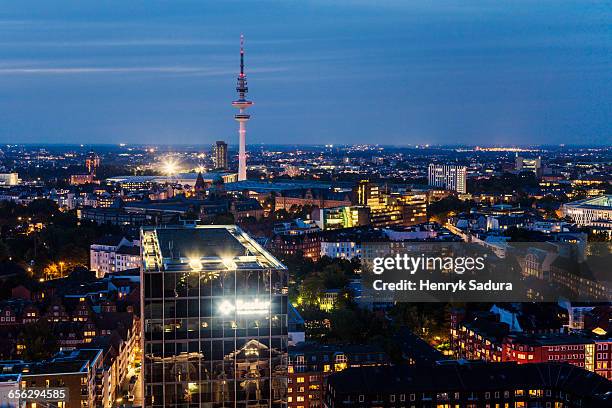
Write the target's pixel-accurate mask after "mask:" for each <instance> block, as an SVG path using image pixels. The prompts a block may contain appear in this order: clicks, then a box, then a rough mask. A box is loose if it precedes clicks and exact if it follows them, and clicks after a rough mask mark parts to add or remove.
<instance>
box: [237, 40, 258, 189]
mask: <svg viewBox="0 0 612 408" xmlns="http://www.w3.org/2000/svg"><path fill="white" fill-rule="evenodd" d="M236 92H238V99H237V100H235V101H233V102H232V106H233V107H234V108H236V109H238V113H237V114H236V115H234V119H235V120H236V121H237V122H238V124H239V127H238V137H239V144H238V146H239V148H238V180H239V181H242V180H246V178H247V174H246V162H247V156H246V123H247V121H248V120H249V119H251V115H249V114H247V113H246V109H247V108H249V107H250V106H252V105H253V102H251V101H249V100H247V99H246V94H247V93H248V92H249V88H248V86H247V77H246V74H245V73H244V36H242V35H241V36H240V74H238V80H237V83H236Z"/></svg>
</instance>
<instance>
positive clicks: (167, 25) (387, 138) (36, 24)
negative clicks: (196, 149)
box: [0, 0, 612, 145]
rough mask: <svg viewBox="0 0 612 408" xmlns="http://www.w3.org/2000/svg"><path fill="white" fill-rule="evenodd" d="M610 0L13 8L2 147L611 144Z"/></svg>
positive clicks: (5, 60)
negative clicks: (242, 40)
mask: <svg viewBox="0 0 612 408" xmlns="http://www.w3.org/2000/svg"><path fill="white" fill-rule="evenodd" d="M611 21H612V3H611V2H610V1H602V2H591V1H587V0H581V1H572V0H568V1H565V0H564V1H559V0H554V1H549V0H537V1H535V0H534V1H524V0H513V1H510V2H502V1H498V0H492V1H470V0H458V1H446V0H441V1H436V0H428V1H420V0H402V1H383V2H379V1H373V0H356V1H331V0H330V1H324V0H320V1H290V0H286V1H257V2H255V1H227V0H223V1H221V0H219V1H204V0H197V1H176V0H175V1H133V0H130V1H123V0H121V1H119V0H105V1H99V0H97V1H83V0H81V1H73V0H71V1H65V0H53V1H50V0H44V1H14V2H7V1H4V2H1V3H0V142H3V143H9V142H10V143H47V142H50V143H87V144H98V143H121V142H123V143H155V144H158V143H159V144H161V143H167V144H172V143H186V144H194V143H197V144H200V143H201V144H209V143H212V142H214V141H215V140H220V139H223V140H226V141H228V142H229V143H230V144H234V143H236V142H237V139H238V136H237V124H236V123H235V122H234V121H233V114H234V113H235V112H234V110H233V109H232V107H231V105H230V103H231V101H232V99H234V98H235V89H234V88H235V81H236V78H235V76H236V73H237V70H238V58H239V55H238V50H239V48H238V47H239V36H240V33H244V34H245V36H246V47H247V50H246V70H247V75H248V79H249V88H250V93H249V97H250V98H251V99H252V100H253V101H254V102H255V106H254V107H253V108H252V109H251V110H250V112H249V113H251V114H252V120H251V121H250V122H249V123H248V126H247V143H248V144H255V143H268V144H275V143H288V144H293V143H335V144H341V143H380V144H424V143H431V144H455V143H467V144H504V145H512V144H529V143H533V144H545V143H551V144H558V143H590V144H608V145H609V144H610V141H611V140H612V105H611V100H612V96H611V95H612V24H611V23H610V22H611Z"/></svg>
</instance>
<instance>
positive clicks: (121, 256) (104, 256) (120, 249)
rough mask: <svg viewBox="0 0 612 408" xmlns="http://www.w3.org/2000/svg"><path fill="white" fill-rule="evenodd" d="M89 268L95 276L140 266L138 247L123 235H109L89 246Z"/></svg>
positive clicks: (100, 276)
mask: <svg viewBox="0 0 612 408" xmlns="http://www.w3.org/2000/svg"><path fill="white" fill-rule="evenodd" d="M89 264H90V267H89V269H90V270H92V271H94V272H95V273H96V277H98V278H102V277H104V275H106V274H109V273H114V272H119V271H125V270H128V269H136V268H139V267H140V248H139V246H138V245H137V243H134V242H132V241H129V240H127V239H125V238H123V237H117V238H112V237H109V238H107V239H105V240H103V241H100V242H97V243H95V244H92V245H90V247H89Z"/></svg>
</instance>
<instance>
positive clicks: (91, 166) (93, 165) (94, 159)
mask: <svg viewBox="0 0 612 408" xmlns="http://www.w3.org/2000/svg"><path fill="white" fill-rule="evenodd" d="M98 167H100V156H98V155H97V154H96V153H94V152H89V153H87V157H86V158H85V168H87V172H88V173H89V174H96V170H97V169H98Z"/></svg>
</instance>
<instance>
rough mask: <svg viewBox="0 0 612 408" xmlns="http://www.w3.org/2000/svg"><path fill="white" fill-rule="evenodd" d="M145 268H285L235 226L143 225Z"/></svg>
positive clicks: (142, 240)
mask: <svg viewBox="0 0 612 408" xmlns="http://www.w3.org/2000/svg"><path fill="white" fill-rule="evenodd" d="M141 242H142V245H143V254H144V255H143V257H144V266H145V268H146V269H147V270H156V269H160V270H161V268H160V266H161V267H163V269H164V270H189V269H193V270H224V269H226V270H232V269H268V268H273V269H285V266H284V265H283V264H281V263H280V262H279V261H278V260H277V259H276V258H274V257H273V256H272V255H271V254H270V253H269V252H268V251H266V250H265V249H263V248H262V247H261V246H260V245H259V244H258V243H257V242H255V240H253V239H252V238H251V237H249V236H248V235H247V234H246V233H245V232H244V231H242V230H241V229H240V228H239V227H237V226H235V225H196V226H162V227H143V228H142V239H141Z"/></svg>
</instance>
